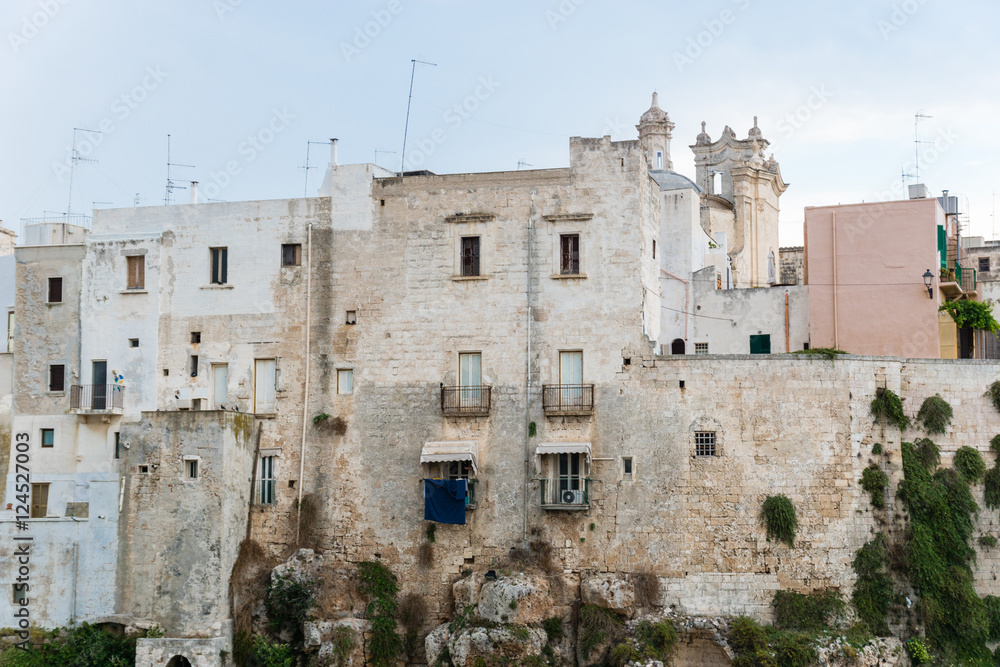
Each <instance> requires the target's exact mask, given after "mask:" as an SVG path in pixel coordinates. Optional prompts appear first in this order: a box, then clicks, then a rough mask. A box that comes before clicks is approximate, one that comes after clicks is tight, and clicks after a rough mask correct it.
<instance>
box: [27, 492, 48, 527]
mask: <svg viewBox="0 0 1000 667" xmlns="http://www.w3.org/2000/svg"><path fill="white" fill-rule="evenodd" d="M48 513H49V485H48V484H32V485H31V518H32V519H44V518H45V515H46V514H48Z"/></svg>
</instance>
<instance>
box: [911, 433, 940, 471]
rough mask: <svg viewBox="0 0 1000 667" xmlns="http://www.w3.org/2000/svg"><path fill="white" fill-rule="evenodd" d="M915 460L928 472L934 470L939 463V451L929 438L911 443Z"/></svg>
mask: <svg viewBox="0 0 1000 667" xmlns="http://www.w3.org/2000/svg"><path fill="white" fill-rule="evenodd" d="M913 450H914V452H916V454H917V458H918V459H919V460H920V462H921V463H923V464H924V467H925V468H927V469H928V470H934V468H936V467H938V465H939V464H940V463H941V450H940V449H939V448H938V446H937V445H935V444H934V441H933V440H931V439H930V438H918V439H917V440H915V441H914V442H913Z"/></svg>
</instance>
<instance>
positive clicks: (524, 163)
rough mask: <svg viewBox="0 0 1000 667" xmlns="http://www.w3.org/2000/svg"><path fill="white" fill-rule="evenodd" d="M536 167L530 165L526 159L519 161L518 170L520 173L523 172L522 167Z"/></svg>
mask: <svg viewBox="0 0 1000 667" xmlns="http://www.w3.org/2000/svg"><path fill="white" fill-rule="evenodd" d="M534 166H535V165H533V164H528V162H527V160H525V159H524V158H521V159H520V160H518V161H517V169H518V171H520V170H521V167H534Z"/></svg>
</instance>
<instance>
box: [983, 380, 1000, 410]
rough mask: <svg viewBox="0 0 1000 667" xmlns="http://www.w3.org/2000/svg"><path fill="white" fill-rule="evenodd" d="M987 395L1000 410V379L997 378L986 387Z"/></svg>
mask: <svg viewBox="0 0 1000 667" xmlns="http://www.w3.org/2000/svg"><path fill="white" fill-rule="evenodd" d="M986 396H988V397H989V399H990V403H992V404H993V407H994V408H996V409H997V411H1000V380H995V381H994V382H993V383H992V384H990V386H989V387H987V388H986Z"/></svg>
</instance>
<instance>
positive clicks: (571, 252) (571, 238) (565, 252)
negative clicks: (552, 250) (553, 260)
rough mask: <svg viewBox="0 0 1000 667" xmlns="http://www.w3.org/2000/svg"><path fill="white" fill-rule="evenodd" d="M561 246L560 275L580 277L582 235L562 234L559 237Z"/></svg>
mask: <svg viewBox="0 0 1000 667" xmlns="http://www.w3.org/2000/svg"><path fill="white" fill-rule="evenodd" d="M559 245H560V253H559V273H561V274H563V275H578V274H579V273H580V235H579V234H562V235H560V236H559Z"/></svg>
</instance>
